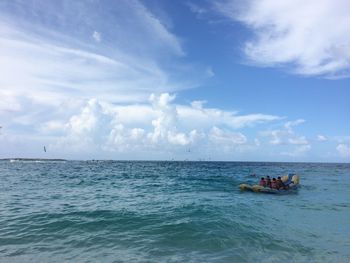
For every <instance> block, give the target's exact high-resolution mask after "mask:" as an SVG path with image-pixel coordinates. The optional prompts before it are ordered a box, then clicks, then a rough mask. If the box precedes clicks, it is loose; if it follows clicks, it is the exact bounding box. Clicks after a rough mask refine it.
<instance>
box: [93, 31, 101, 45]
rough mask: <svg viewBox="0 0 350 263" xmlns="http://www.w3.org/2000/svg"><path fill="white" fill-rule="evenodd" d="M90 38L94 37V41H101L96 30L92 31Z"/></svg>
mask: <svg viewBox="0 0 350 263" xmlns="http://www.w3.org/2000/svg"><path fill="white" fill-rule="evenodd" d="M92 38H93V39H95V41H96V42H98V43H100V42H101V34H100V33H99V32H97V31H94V33H92Z"/></svg>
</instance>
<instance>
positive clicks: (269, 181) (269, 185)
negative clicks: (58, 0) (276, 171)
mask: <svg viewBox="0 0 350 263" xmlns="http://www.w3.org/2000/svg"><path fill="white" fill-rule="evenodd" d="M266 187H270V188H271V178H270V176H266Z"/></svg>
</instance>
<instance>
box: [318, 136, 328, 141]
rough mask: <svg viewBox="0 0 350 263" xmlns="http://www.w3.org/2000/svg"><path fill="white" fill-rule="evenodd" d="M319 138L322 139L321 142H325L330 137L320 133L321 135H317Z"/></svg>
mask: <svg viewBox="0 0 350 263" xmlns="http://www.w3.org/2000/svg"><path fill="white" fill-rule="evenodd" d="M317 140H318V141H320V142H325V141H327V140H328V139H327V137H326V136H324V135H321V134H319V135H317Z"/></svg>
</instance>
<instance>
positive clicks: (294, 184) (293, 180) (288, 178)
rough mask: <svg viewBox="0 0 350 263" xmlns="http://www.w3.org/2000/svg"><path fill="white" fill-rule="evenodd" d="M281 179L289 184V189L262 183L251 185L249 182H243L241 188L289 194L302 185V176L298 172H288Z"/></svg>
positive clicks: (242, 189)
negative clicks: (275, 187)
mask: <svg viewBox="0 0 350 263" xmlns="http://www.w3.org/2000/svg"><path fill="white" fill-rule="evenodd" d="M281 180H282V182H283V183H284V185H288V189H281V190H277V189H272V188H270V187H264V186H260V185H249V184H241V185H239V188H240V189H241V191H251V192H255V193H265V194H289V193H293V192H295V191H296V190H297V189H298V188H299V186H300V178H299V175H296V174H288V175H284V176H281Z"/></svg>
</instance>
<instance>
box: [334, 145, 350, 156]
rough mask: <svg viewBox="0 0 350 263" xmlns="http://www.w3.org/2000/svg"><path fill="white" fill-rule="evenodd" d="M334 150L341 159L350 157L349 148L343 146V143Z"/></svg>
mask: <svg viewBox="0 0 350 263" xmlns="http://www.w3.org/2000/svg"><path fill="white" fill-rule="evenodd" d="M336 149H337V151H338V153H339V155H340V156H341V157H343V158H345V157H350V146H349V145H347V144H343V143H342V144H338V146H337V148H336Z"/></svg>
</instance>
